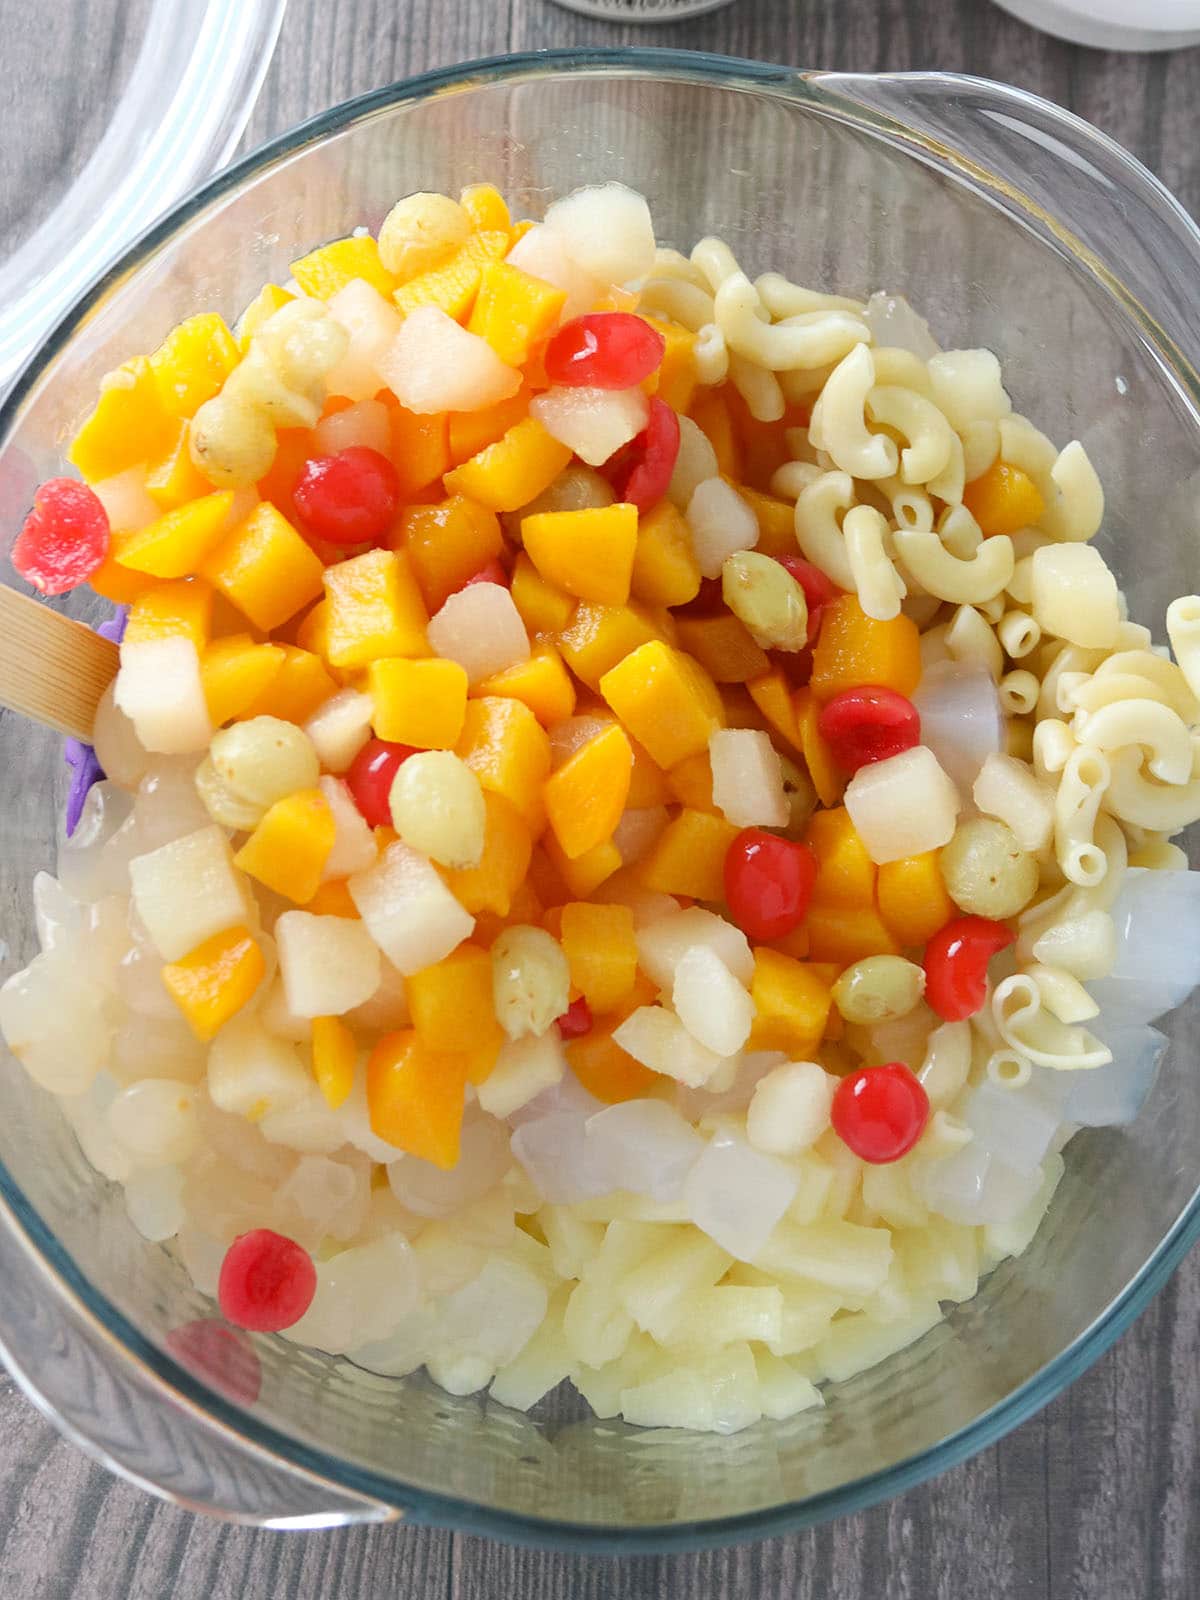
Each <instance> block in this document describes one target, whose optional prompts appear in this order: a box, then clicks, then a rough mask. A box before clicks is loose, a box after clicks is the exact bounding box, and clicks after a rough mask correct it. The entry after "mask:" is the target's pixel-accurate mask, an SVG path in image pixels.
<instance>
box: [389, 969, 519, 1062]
mask: <svg viewBox="0 0 1200 1600" xmlns="http://www.w3.org/2000/svg"><path fill="white" fill-rule="evenodd" d="M404 992H405V994H406V995H407V997H408V1009H409V1013H410V1015H411V1017H412V1025H413V1027H414V1028H415V1029H416V1032H417V1037H418V1038H419V1039H420V1041H421V1043H422V1044H423V1045H426V1046H427V1047H428V1048H429V1049H430V1050H439V1051H453V1052H455V1053H458V1054H463V1055H467V1054H470V1055H472V1056H474V1054H475V1052H476V1051H483V1050H485V1049H488V1048H490V1049H491V1050H492V1053H493V1055H492V1059H493V1062H494V1060H495V1056H496V1054H498V1053H499V1050H500V1046H501V1045H502V1044H503V1043H504V1030H503V1029H502V1028H501V1026H500V1024H499V1023H498V1022H497V1021H496V1008H495V1004H494V1002H493V999H492V957H491V952H490V951H488V950H485V949H484V948H483V947H482V945H478V944H475V943H473V942H472V941H471V940H467V941H466V942H465V943H464V944H460V945H459V946H458V948H457V950H452V951H451V953H450V954H449V955H448V956H445V957H444V958H443V959H442V960H441V961H436V962H434V964H433V966H431V967H424V968H422V970H421V971H420V972H417V973H414V974H413V976H412V977H411V978H406V979H405V980H404Z"/></svg>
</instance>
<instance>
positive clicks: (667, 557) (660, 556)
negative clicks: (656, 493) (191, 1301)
mask: <svg viewBox="0 0 1200 1600" xmlns="http://www.w3.org/2000/svg"><path fill="white" fill-rule="evenodd" d="M629 587H630V592H631V593H632V594H633V596H634V598H635V599H637V600H642V601H644V602H645V603H646V605H648V606H682V605H686V604H687V602H688V601H689V600H694V599H695V598H696V596H697V595H698V594H699V593H700V568H699V567H698V566H697V565H696V558H695V556H694V555H693V554H692V539H691V534H690V533H689V531H688V525H687V523H686V522H685V521H684V518H683V513H682V512H681V511H680V510H678V508H677V507H675V506H673V505H672V504H671V502H670V501H669V500H660V501H659V503H658V504H657V505H656V506H655V507H654V509H653V511H648V512H646V514H645V516H643V517H642V520H641V522H640V523H639V525H638V535H637V548H636V550H635V551H634V554H633V573H632V576H631V578H630V585H629Z"/></svg>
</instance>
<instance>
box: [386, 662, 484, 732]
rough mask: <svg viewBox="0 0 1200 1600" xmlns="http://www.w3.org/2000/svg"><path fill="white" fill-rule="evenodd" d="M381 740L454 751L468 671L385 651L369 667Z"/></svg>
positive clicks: (464, 706) (463, 713)
mask: <svg viewBox="0 0 1200 1600" xmlns="http://www.w3.org/2000/svg"><path fill="white" fill-rule="evenodd" d="M367 687H368V690H369V692H370V695H371V698H372V700H373V701H374V702H375V709H374V712H373V714H372V717H371V722H372V725H373V726H374V729H375V732H376V734H377V735H378V737H379V738H380V739H387V740H388V741H389V742H390V743H393V744H411V745H415V746H416V748H417V749H418V750H453V749H454V746H455V745H456V744H457V743H458V740H459V735H460V734H461V733H462V726H463V718H464V717H465V716H466V714H467V674H466V672H465V671H464V670H463V668H462V667H460V666H459V664H458V662H457V661H439V660H437V659H436V658H434V657H428V658H426V659H424V660H418V661H414V660H410V659H409V658H407V657H405V656H388V657H384V658H382V659H381V660H378V661H372V662H371V665H370V666H369V667H368V668H367Z"/></svg>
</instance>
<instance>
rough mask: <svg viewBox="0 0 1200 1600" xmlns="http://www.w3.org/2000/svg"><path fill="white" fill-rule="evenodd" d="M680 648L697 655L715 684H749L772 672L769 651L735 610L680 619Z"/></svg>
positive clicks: (678, 624) (697, 658)
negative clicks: (755, 637) (715, 614)
mask: <svg viewBox="0 0 1200 1600" xmlns="http://www.w3.org/2000/svg"><path fill="white" fill-rule="evenodd" d="M677 626H678V628H679V644H680V648H681V649H684V650H686V651H687V652H688V654H689V655H693V656H695V658H696V660H697V661H698V662H699V663H700V665H701V666H702V667H703V668H704V670H705V672H707V673H708V675H709V677H710V678H711V679H712V680H713V682H714V683H749V682H750V681H751V679H753V678H761V677H762V675H763V673H765V672H769V671H770V670H771V661H770V658H769V657H768V655H767V652H766V651H765V650H764V649H763V648H762V647H761V646H760V645H757V644H755V642H754V640H753V639H752V638H751V637H750V632H749V629H748V628H746V626H745V624H744V623H742V622H739V620H738V619H737V617H735V616H734V614H733V612H732V611H724V612H721V613H720V614H719V615H717V616H715V617H680V618H679V619H678V623H677Z"/></svg>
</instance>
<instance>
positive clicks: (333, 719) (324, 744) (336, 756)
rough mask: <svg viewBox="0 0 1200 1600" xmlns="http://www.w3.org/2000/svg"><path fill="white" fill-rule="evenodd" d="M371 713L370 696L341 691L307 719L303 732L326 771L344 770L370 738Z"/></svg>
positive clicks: (357, 691)
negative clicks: (310, 741)
mask: <svg viewBox="0 0 1200 1600" xmlns="http://www.w3.org/2000/svg"><path fill="white" fill-rule="evenodd" d="M373 710H374V701H373V700H372V699H371V696H370V695H369V694H363V692H362V690H361V689H341V690H339V691H338V693H337V694H334V695H330V697H329V699H328V700H326V701H325V703H324V705H322V706H319V707H318V708H317V710H316V711H314V712H313V714H312V716H311V717H309V719H308V721H307V722H306V723H305V724H304V731H305V733H306V734H307V735H308V737H309V738H310V739H311V740H312V743H313V749H314V750H315V751H316V752H317V755H318V756H319V757H320V760H321V765H322V766H323V767H324V768H326V770H327V771H329V772H345V771H346V769H347V768H348V767H349V765H350V763H351V762H352V761H353V760H354V758H355V756H356V755H357V754H358V752H359V751H360V750H361V749H362V747H363V745H365V744H366V742H367V740H368V739H369V738H370V737H371V713H372V711H373Z"/></svg>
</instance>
